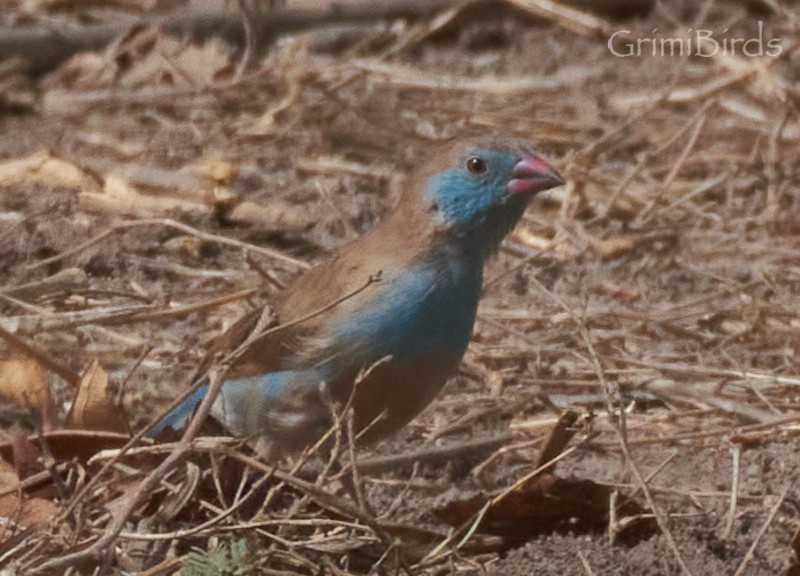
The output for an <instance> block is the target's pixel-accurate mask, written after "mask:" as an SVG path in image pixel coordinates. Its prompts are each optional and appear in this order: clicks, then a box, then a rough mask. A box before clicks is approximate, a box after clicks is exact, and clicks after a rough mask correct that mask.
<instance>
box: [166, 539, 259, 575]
mask: <svg viewBox="0 0 800 576" xmlns="http://www.w3.org/2000/svg"><path fill="white" fill-rule="evenodd" d="M265 561H266V555H265V554H264V553H263V552H255V553H253V552H251V551H250V550H249V549H248V546H247V541H246V540H244V539H239V540H234V541H233V542H231V543H230V544H228V543H226V542H219V541H217V539H216V538H213V539H211V540H210V541H209V543H208V548H207V549H206V550H203V549H202V548H196V547H195V548H192V551H191V552H189V555H188V556H187V558H186V560H185V561H184V563H183V566H182V567H181V574H182V576H247V575H249V574H253V573H254V572H255V571H256V570H257V569H258V568H259V567H261V566H263V565H264V562H265Z"/></svg>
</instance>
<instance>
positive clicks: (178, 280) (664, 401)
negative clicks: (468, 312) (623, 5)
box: [0, 0, 800, 575]
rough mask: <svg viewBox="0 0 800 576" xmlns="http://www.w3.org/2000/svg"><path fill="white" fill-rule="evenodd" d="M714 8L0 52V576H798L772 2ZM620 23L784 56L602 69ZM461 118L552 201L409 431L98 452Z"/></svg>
mask: <svg viewBox="0 0 800 576" xmlns="http://www.w3.org/2000/svg"><path fill="white" fill-rule="evenodd" d="M39 4H40V5H41V10H42V11H44V13H47V10H49V9H51V8H52V7H49V6H48V5H47V3H39ZM745 4H746V3H739V2H713V1H712V2H706V3H704V4H703V5H702V6H701V7H698V6H695V5H694V4H692V3H690V2H682V3H676V4H675V5H667V4H666V3H663V4H662V3H659V4H658V5H657V6H656V7H655V8H653V9H652V10H651V11H650V12H649V13H648V14H647V16H646V17H644V18H643V19H642V20H634V21H617V20H612V19H611V18H610V16H606V15H603V14H589V13H587V12H585V11H582V10H580V9H576V8H574V7H573V8H572V9H571V10H572V11H568V10H566V9H564V8H563V7H561V6H558V5H555V7H556V8H557V10H556V11H555V12H553V11H551V12H548V9H549V8H553V5H551V3H550V2H544V1H543V0H514V1H513V2H507V3H502V4H500V5H498V4H492V5H491V6H490V7H489V8H488V9H487V8H486V5H487V3H485V2H473V3H469V4H468V5H465V6H456V7H454V8H453V7H450V8H447V9H446V10H445V11H444V12H441V13H439V14H438V15H437V16H436V17H432V18H431V17H426V18H423V19H420V20H417V21H414V22H406V21H405V20H402V19H400V20H395V21H392V22H388V23H387V22H377V23H376V24H375V25H374V26H367V25H364V24H359V26H358V27H338V28H337V27H335V26H330V27H325V28H321V29H313V30H311V31H308V32H304V33H296V34H292V35H289V36H287V37H285V38H283V39H281V40H280V41H278V42H277V43H276V44H275V45H273V46H272V47H271V48H270V49H269V51H268V52H267V53H266V55H265V56H264V57H263V58H261V56H260V55H257V54H256V53H253V52H251V51H248V50H244V51H237V50H236V49H235V47H233V46H230V45H228V44H226V43H224V42H222V41H221V40H215V39H212V40H207V41H205V42H203V43H198V42H193V41H189V40H185V39H180V38H176V37H174V36H171V35H168V34H165V33H164V32H163V31H161V30H159V29H155V28H143V29H134V30H131V31H130V32H129V33H128V34H125V35H123V36H119V37H118V38H117V39H116V40H115V41H114V42H113V43H112V44H110V45H109V46H107V47H105V48H104V49H102V50H100V51H96V52H82V53H79V54H77V55H75V56H74V57H72V58H71V59H70V60H69V61H68V62H66V63H64V64H63V65H62V66H60V67H59V68H58V69H57V70H55V71H54V72H53V73H51V74H49V75H48V76H45V77H42V78H39V79H37V80H35V81H32V80H28V79H24V78H23V77H22V76H20V75H19V71H20V70H21V68H20V67H19V66H18V65H17V63H16V61H15V62H11V63H10V64H9V65H8V66H6V67H0V69H1V70H2V71H8V72H7V75H5V72H0V91H2V92H1V93H0V100H2V102H3V106H4V110H5V116H4V117H3V119H2V120H0V122H2V126H3V128H2V130H3V133H4V134H5V138H3V140H2V142H0V154H1V155H2V159H0V255H2V258H0V274H2V281H0V314H2V316H0V335H1V336H2V342H3V344H2V345H1V346H2V347H0V352H2V360H0V392H2V395H3V398H4V402H7V405H5V404H4V410H3V411H2V413H1V414H0V418H2V424H3V432H2V433H3V434H4V435H5V436H6V439H7V441H6V443H5V444H4V446H2V447H0V455H2V459H3V460H2V462H1V464H2V467H1V468H0V516H1V517H2V518H3V519H4V521H3V525H2V527H0V530H1V532H0V533H1V534H2V536H0V563H4V564H7V565H9V566H12V567H13V569H15V570H17V571H19V572H20V573H34V570H36V569H38V570H39V571H40V573H48V572H53V571H58V570H60V571H64V570H65V569H68V568H67V567H68V566H72V565H75V566H79V567H82V568H83V569H86V570H87V571H88V569H89V567H95V566H98V565H102V566H105V568H103V569H106V570H109V571H115V570H116V571H119V572H123V571H128V572H140V573H146V574H161V573H164V574H166V573H174V572H176V571H178V570H181V569H182V570H183V572H185V573H187V574H234V573H248V572H257V571H262V572H264V573H271V572H269V570H272V571H275V573H277V571H282V572H281V573H292V574H317V573H320V571H322V572H324V573H332V574H339V573H356V574H361V573H364V574H367V573H396V572H404V573H408V574H434V573H443V572H447V573H449V572H455V573H464V574H473V573H474V574H479V573H485V572H489V573H495V574H516V573H520V574H530V573H542V574H552V573H559V574H592V573H597V574H601V573H618V574H665V573H691V574H698V575H699V574H708V573H718V572H721V573H730V574H733V573H736V574H745V573H746V574H776V573H785V574H787V575H788V574H796V573H798V570H800V569H799V568H798V566H797V564H796V562H797V558H796V556H795V555H796V553H797V552H798V551H800V544H798V537H797V534H798V525H799V524H798V511H797V509H796V507H795V505H794V504H793V503H794V502H796V501H797V499H798V497H800V492H799V491H800V486H798V484H797V482H796V477H797V474H798V471H799V470H800V461H799V460H798V458H797V456H796V453H797V446H798V440H797V437H796V436H797V430H798V424H800V407H799V406H800V395H798V386H800V146H798V140H800V122H799V121H798V118H799V117H798V113H797V106H798V99H799V98H800V92H799V91H798V88H797V86H798V78H800V55H798V51H797V48H798V46H800V31H799V30H800V29H799V28H798V26H799V25H800V13H798V11H797V9H796V8H794V7H793V6H790V5H788V4H782V3H779V2H764V3H758V2H756V3H751V4H757V5H758V6H757V7H758V8H759V9H760V10H765V9H766V10H767V13H766V14H763V13H762V15H760V16H759V15H755V14H753V13H752V12H748V11H747V10H748V6H746V5H745ZM21 6H22V4H20V5H19V6H18V10H21V8H20V7H21ZM765 7H766V8H765ZM520 8H521V9H522V10H520ZM574 10H578V11H577V12H574ZM531 11H533V12H535V13H536V16H537V17H539V18H542V17H544V18H545V19H546V20H549V23H548V24H542V22H541V21H539V22H533V21H531V20H530V13H531ZM39 13H41V12H39ZM16 14H17V16H18V19H17V20H13V19H12V20H10V21H9V20H8V18H10V16H8V15H6V16H4V18H5V19H6V20H7V21H9V22H13V23H15V24H18V23H19V22H27V20H26V18H29V16H26V15H25V14H23V12H22V11H18V12H17V13H16ZM37 14H38V13H37ZM62 16H63V15H62ZM62 16H59V17H62ZM84 17H85V13H84ZM93 18H100V17H99V16H97V14H95V15H94V16H93ZM759 19H760V20H762V21H763V23H764V24H763V29H762V28H759V25H758V24H757V21H758V20H759ZM622 27H624V28H625V29H629V30H631V31H632V32H631V34H632V35H635V34H638V35H639V36H640V37H644V36H647V35H648V34H652V30H653V29H656V28H657V29H659V30H662V31H670V32H673V33H675V34H679V33H682V32H685V31H686V30H687V29H688V28H689V27H692V28H693V29H699V28H707V29H713V30H723V29H727V30H728V34H729V35H731V36H740V37H750V36H752V35H753V34H757V33H759V30H761V32H760V33H762V34H764V35H765V37H769V38H780V39H781V42H782V51H781V53H780V54H779V55H777V56H775V57H766V56H762V57H753V58H750V57H746V56H744V55H743V54H742V53H737V54H729V53H726V54H722V53H715V54H711V53H710V52H709V53H706V54H705V55H703V56H692V57H679V56H673V57H663V58H656V57H647V56H642V57H637V58H628V59H623V58H617V57H614V56H613V55H612V54H611V53H610V52H609V49H608V44H607V40H608V37H609V35H610V34H612V33H613V32H614V31H615V30H618V29H621V28H622ZM359 31H360V33H359ZM476 133H491V134H495V135H498V136H516V137H525V138H528V139H531V140H534V141H535V142H536V143H537V145H538V146H539V147H540V148H541V149H542V150H543V151H544V152H545V153H546V154H547V156H548V157H549V158H554V159H556V162H555V163H556V165H558V167H559V169H560V170H561V172H562V173H563V174H564V175H565V177H566V179H567V180H568V186H566V187H565V188H562V189H559V190H556V191H553V192H552V193H550V194H548V195H547V196H545V197H543V198H541V199H539V200H538V201H537V202H536V203H535V205H534V206H532V207H531V209H529V211H528V213H527V214H526V216H525V218H524V221H523V222H522V223H521V224H520V226H519V227H518V228H517V230H516V231H515V232H514V234H513V237H512V238H511V239H510V240H509V241H508V242H507V243H506V244H505V245H504V248H503V250H502V251H501V253H500V254H499V255H498V257H497V258H496V259H495V261H494V262H493V263H492V265H491V266H490V269H489V270H488V271H487V279H486V285H485V297H484V300H483V302H482V305H481V309H480V313H479V320H478V325H477V329H476V334H475V337H474V338H473V342H472V343H471V345H470V349H469V351H468V354H467V358H466V360H465V362H464V366H463V370H462V374H461V375H460V376H459V377H458V378H456V379H454V380H453V381H452V382H451V383H450V384H449V385H448V388H447V389H446V391H445V393H444V394H443V395H442V396H441V397H440V398H439V399H437V401H436V402H435V403H434V405H433V406H432V407H431V408H430V409H429V410H428V411H426V412H425V414H423V415H422V416H421V417H420V418H418V419H417V420H415V422H413V423H412V424H411V425H410V426H409V429H408V430H407V431H405V432H404V433H403V434H400V435H399V436H398V437H396V438H394V439H392V440H391V441H389V442H386V443H384V444H381V445H378V446H376V447H370V448H367V449H363V450H359V451H358V452H357V453H356V452H354V451H351V450H350V449H349V443H348V433H347V432H348V428H347V421H346V420H343V421H342V422H341V423H340V426H338V427H337V428H336V429H334V430H333V431H332V434H333V435H334V436H335V438H336V440H337V442H336V445H337V447H338V448H339V449H340V450H339V456H340V458H339V459H338V462H339V464H336V462H337V460H336V459H334V458H327V457H318V455H313V454H307V455H304V456H303V457H302V458H299V459H298V460H297V461H294V462H292V463H290V464H287V465H286V466H284V467H281V468H280V469H278V470H275V469H272V468H271V467H268V466H265V465H264V464H263V463H262V462H259V461H258V460H256V459H254V458H253V457H252V456H251V455H250V453H249V452H248V450H247V448H246V447H245V446H241V445H239V444H237V443H236V442H233V441H231V440H230V439H222V438H198V439H195V440H193V441H192V442H189V443H187V442H180V441H179V442H175V443H161V444H156V445H150V444H146V443H134V444H135V445H133V446H129V448H128V449H126V453H125V454H124V455H122V454H120V452H119V448H120V447H122V446H123V445H126V444H128V426H130V427H131V429H133V430H141V429H142V428H143V427H144V426H145V425H146V423H147V422H149V421H151V420H152V419H153V417H154V414H155V413H156V412H158V411H159V407H163V406H166V404H167V403H169V402H170V401H171V400H172V399H174V397H175V396H177V394H178V391H182V390H185V389H186V388H187V387H188V386H189V384H190V382H191V377H192V373H193V370H194V369H195V367H196V366H197V365H199V364H200V362H201V360H202V358H203V355H204V348H205V346H207V344H208V342H210V341H211V339H212V337H213V336H214V335H216V334H218V333H220V332H221V331H222V330H223V329H224V327H225V326H227V325H228V324H229V323H230V321H231V320H232V319H234V318H236V317H237V316H238V315H240V314H241V313H242V311H243V310H244V309H245V308H246V307H250V306H254V305H258V304H260V303H264V302H267V301H269V298H270V295H272V294H274V293H275V292H276V291H277V290H279V289H280V287H281V286H282V285H283V284H285V282H286V281H288V280H289V279H290V278H291V277H292V276H293V275H294V274H296V273H297V272H298V270H300V269H302V268H304V267H306V266H308V265H310V264H312V263H313V262H314V261H315V260H317V259H319V258H321V257H322V256H323V255H324V253H325V252H327V251H329V250H331V249H333V248H335V247H336V246H337V245H341V244H342V243H344V242H346V241H347V240H348V239H350V238H352V237H354V236H356V235H358V234H359V233H361V232H362V231H364V230H366V229H368V228H369V227H370V226H371V225H372V223H374V222H375V221H376V220H377V219H378V218H380V216H381V215H382V214H383V213H384V212H385V211H386V210H387V209H388V208H389V206H390V205H391V203H392V200H393V198H394V197H395V196H396V194H397V191H398V189H399V188H400V187H401V186H402V185H403V182H404V175H408V174H413V171H414V168H415V166H416V165H417V163H418V162H419V161H421V159H422V158H424V156H425V155H426V154H430V153H431V152H430V151H431V150H435V148H436V146H437V145H439V144H440V143H441V142H443V141H447V140H450V139H453V138H458V137H461V136H463V135H467V134H476ZM67 408H68V409H67ZM31 414H34V415H35V416H36V417H34V418H32V419H31V418H30V416H31ZM31 420H32V421H33V422H34V423H35V430H34V432H33V434H32V435H31V436H30V437H29V436H27V435H25V434H21V433H19V432H18V431H15V430H18V429H17V428H14V427H13V426H12V424H14V425H16V423H18V422H19V421H27V422H28V423H30V421H31ZM554 460H555V461H557V462H558V464H557V466H556V465H555V464H554ZM178 462H179V463H180V464H177V465H176V463H178ZM356 463H357V465H355V464H356ZM348 485H349V486H350V487H351V489H350V494H349V495H348V492H347V490H344V489H343V488H342V487H343V486H348ZM542 498H544V500H542ZM548 499H549V500H548ZM554 500H555V501H557V505H555V506H554V507H553V509H548V508H547V506H545V505H544V503H543V502H544V501H549V502H551V503H552V502H553V501H554ZM584 512H585V513H586V514H585V516H582V515H581V514H582V513H584ZM525 527H528V528H530V530H528V529H527V528H525ZM585 534H589V536H588V537H586V536H583V535H585ZM631 534H633V536H631ZM629 536H631V537H629ZM526 542H528V544H527V545H525V543H526ZM609 543H611V544H613V545H609ZM100 552H103V554H99V553H100ZM76 562H80V563H81V564H75V563H76ZM181 567H182V568H181ZM79 569H80V568H79Z"/></svg>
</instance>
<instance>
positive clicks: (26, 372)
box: [0, 358, 54, 430]
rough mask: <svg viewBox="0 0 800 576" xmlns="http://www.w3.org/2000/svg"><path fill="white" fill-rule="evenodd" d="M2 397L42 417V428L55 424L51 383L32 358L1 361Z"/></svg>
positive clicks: (0, 380) (0, 390)
mask: <svg viewBox="0 0 800 576" xmlns="http://www.w3.org/2000/svg"><path fill="white" fill-rule="evenodd" d="M0 396H3V397H4V398H6V399H7V400H9V401H11V402H14V403H15V404H18V405H20V406H23V407H25V408H30V409H33V410H35V411H36V413H37V414H39V415H41V422H42V428H43V429H45V430H49V429H50V428H51V427H52V424H53V414H54V406H53V402H52V399H51V397H50V382H49V380H48V378H47V374H46V373H45V371H44V369H43V368H42V367H41V366H40V365H39V363H38V362H37V361H36V360H34V359H32V358H11V359H8V360H0Z"/></svg>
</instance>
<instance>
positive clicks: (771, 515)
mask: <svg viewBox="0 0 800 576" xmlns="http://www.w3.org/2000/svg"><path fill="white" fill-rule="evenodd" d="M791 487H792V483H791V482H790V483H789V484H787V485H786V488H784V489H783V491H782V492H781V495H780V496H779V497H778V501H777V502H775V505H774V506H773V507H772V509H771V510H770V511H769V516H767V519H766V520H765V521H764V525H763V526H761V529H760V530H759V531H758V534H756V537H755V539H754V540H753V543H752V544H751V545H750V548H748V549H747V554H745V555H744V558H742V563H741V564H739V567H738V568H737V569H736V572H735V573H734V575H733V576H741V575H742V574H744V571H745V568H747V565H748V564H749V563H750V560H752V559H753V554H754V553H755V551H756V547H757V546H758V543H759V542H761V538H762V537H763V536H764V534H765V533H766V532H767V528H769V525H770V524H772V521H773V520H774V519H775V515H776V514H777V513H778V510H780V507H781V506H782V505H783V501H784V500H785V499H786V495H787V494H788V493H789V489H790V488H791Z"/></svg>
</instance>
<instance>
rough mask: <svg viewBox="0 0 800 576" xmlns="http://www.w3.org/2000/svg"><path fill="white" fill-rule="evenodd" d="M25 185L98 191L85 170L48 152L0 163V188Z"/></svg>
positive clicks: (43, 151)
mask: <svg viewBox="0 0 800 576" xmlns="http://www.w3.org/2000/svg"><path fill="white" fill-rule="evenodd" d="M26 184H45V185H47V186H50V187H52V188H69V189H72V190H83V191H86V190H97V189H98V185H97V182H96V181H95V180H94V178H92V177H91V176H90V175H89V174H87V173H86V172H85V171H84V170H82V169H81V168H79V167H78V166H76V165H75V164H72V163H71V162H67V161H66V160H62V159H61V158H56V157H55V156H53V155H52V154H51V153H50V152H49V151H47V150H41V151H39V152H36V153H34V154H31V155H30V156H25V157H24V158H14V159H11V160H5V161H3V162H0V187H9V186H21V185H26Z"/></svg>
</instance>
